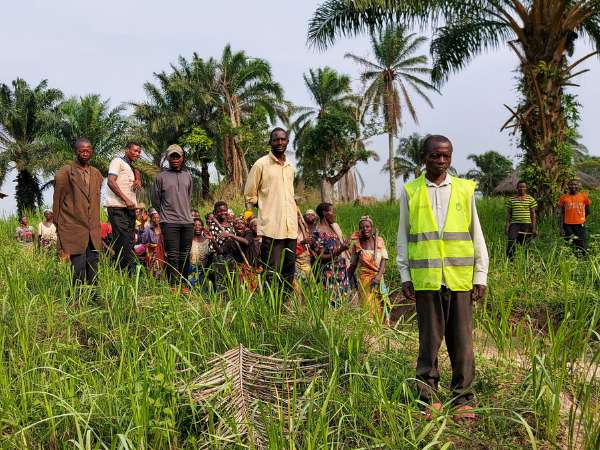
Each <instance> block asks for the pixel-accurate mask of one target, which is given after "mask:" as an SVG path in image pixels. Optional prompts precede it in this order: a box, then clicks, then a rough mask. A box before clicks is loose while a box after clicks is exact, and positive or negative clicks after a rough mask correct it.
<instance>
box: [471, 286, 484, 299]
mask: <svg viewBox="0 0 600 450" xmlns="http://www.w3.org/2000/svg"><path fill="white" fill-rule="evenodd" d="M485 289H486V288H485V286H484V285H483V284H474V285H473V290H472V291H471V300H473V301H474V302H478V301H479V300H481V299H483V297H485Z"/></svg>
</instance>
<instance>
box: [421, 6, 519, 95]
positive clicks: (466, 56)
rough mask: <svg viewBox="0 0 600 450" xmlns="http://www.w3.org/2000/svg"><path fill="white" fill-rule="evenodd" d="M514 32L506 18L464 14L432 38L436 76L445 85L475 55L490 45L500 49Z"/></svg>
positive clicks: (434, 77) (434, 73) (433, 72)
mask: <svg viewBox="0 0 600 450" xmlns="http://www.w3.org/2000/svg"><path fill="white" fill-rule="evenodd" d="M511 36H513V32H512V30H511V28H510V26H509V25H508V24H507V23H506V22H503V21H499V20H489V19H487V18H483V17H468V16H467V17H464V18H463V19H462V20H460V21H457V22H451V23H448V24H447V25H446V26H443V27H440V28H438V29H437V31H436V34H435V36H434V38H433V40H432V41H431V54H432V55H433V70H432V79H433V81H434V82H435V83H438V84H441V83H443V82H444V81H446V80H447V78H448V76H449V75H450V73H452V72H456V71H458V70H460V69H462V68H463V67H465V66H466V65H467V64H468V63H469V62H470V61H471V59H473V57H474V56H476V55H478V54H479V53H481V52H482V51H484V50H486V49H488V48H497V47H498V46H499V45H500V44H501V43H503V42H505V41H507V40H508V39H509V38H510V37H511Z"/></svg>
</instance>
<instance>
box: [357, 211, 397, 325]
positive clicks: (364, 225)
mask: <svg viewBox="0 0 600 450" xmlns="http://www.w3.org/2000/svg"><path fill="white" fill-rule="evenodd" d="M358 228H359V231H357V232H355V233H354V234H353V235H352V240H353V241H354V243H353V245H352V250H351V261H350V268H349V269H348V273H349V275H350V277H352V275H353V274H354V275H356V278H357V282H358V295H359V298H360V302H361V304H362V305H363V307H366V308H368V309H369V311H370V313H371V317H372V318H373V319H377V320H379V321H381V320H383V319H384V311H383V302H384V300H385V297H386V295H387V290H386V287H385V283H384V281H383V274H384V273H385V265H386V263H387V260H388V252H387V249H386V248H385V242H384V240H383V238H382V237H381V236H378V235H377V233H375V232H374V231H375V230H374V226H373V220H372V219H371V218H370V217H369V216H363V217H361V219H360V222H359V223H358ZM388 320H389V319H388V318H387V317H386V318H385V321H386V322H388Z"/></svg>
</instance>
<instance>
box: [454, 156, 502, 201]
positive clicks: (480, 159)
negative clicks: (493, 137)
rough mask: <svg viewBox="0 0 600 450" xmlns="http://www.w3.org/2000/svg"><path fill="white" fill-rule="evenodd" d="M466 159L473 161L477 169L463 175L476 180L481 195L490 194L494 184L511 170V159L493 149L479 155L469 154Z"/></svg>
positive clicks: (496, 184)
mask: <svg viewBox="0 0 600 450" xmlns="http://www.w3.org/2000/svg"><path fill="white" fill-rule="evenodd" d="M467 159H470V160H471V161H473V162H474V163H475V165H476V166H477V169H472V170H469V171H468V172H467V173H466V175H465V176H466V177H467V178H471V179H474V180H476V181H477V187H478V189H479V191H481V193H482V194H483V195H492V194H493V193H494V189H495V188H496V186H498V185H499V184H500V182H501V181H502V180H504V178H506V177H507V176H509V175H510V174H511V172H512V170H513V165H512V161H511V160H510V159H508V158H507V157H506V156H503V155H501V154H500V153H498V152H496V151H494V150H489V151H487V152H484V153H482V154H481V155H474V154H471V155H469V156H468V157H467Z"/></svg>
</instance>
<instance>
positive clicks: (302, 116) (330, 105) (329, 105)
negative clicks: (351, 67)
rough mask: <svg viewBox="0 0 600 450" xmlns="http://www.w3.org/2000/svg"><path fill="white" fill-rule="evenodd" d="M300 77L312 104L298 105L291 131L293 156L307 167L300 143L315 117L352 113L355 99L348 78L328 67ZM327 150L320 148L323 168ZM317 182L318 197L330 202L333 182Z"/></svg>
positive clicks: (306, 160)
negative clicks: (294, 152)
mask: <svg viewBox="0 0 600 450" xmlns="http://www.w3.org/2000/svg"><path fill="white" fill-rule="evenodd" d="M303 79H304V84H305V85H306V88H307V89H308V91H309V93H310V94H311V97H312V100H313V102H314V104H315V105H316V106H314V107H304V108H302V109H301V110H300V113H299V115H298V117H297V118H296V120H295V121H294V122H293V124H292V130H293V131H294V134H295V139H294V148H295V149H296V158H297V159H298V160H299V161H300V166H301V169H302V170H304V169H307V168H309V164H308V158H307V157H306V155H304V154H303V149H304V145H303V143H304V140H305V137H306V136H307V135H308V134H309V131H310V130H312V128H313V127H314V126H315V124H316V122H317V121H318V119H319V118H321V117H323V116H324V115H325V114H326V113H327V112H329V111H343V112H346V113H348V114H353V112H354V110H353V106H354V105H355V100H356V99H355V98H354V97H353V96H352V88H351V80H350V77H349V76H348V75H344V74H339V73H338V72H337V71H335V70H334V69H332V68H330V67H323V68H318V69H309V71H308V73H305V74H304V75H303ZM329 150H330V149H323V151H324V152H325V158H324V159H325V166H326V167H328V166H329V165H330V161H329V158H328V154H329ZM309 170H310V169H309ZM320 184H321V198H322V199H328V200H327V201H331V199H332V196H333V184H332V183H331V182H330V181H328V180H326V179H325V178H321V179H320ZM324 201H325V200H324Z"/></svg>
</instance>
